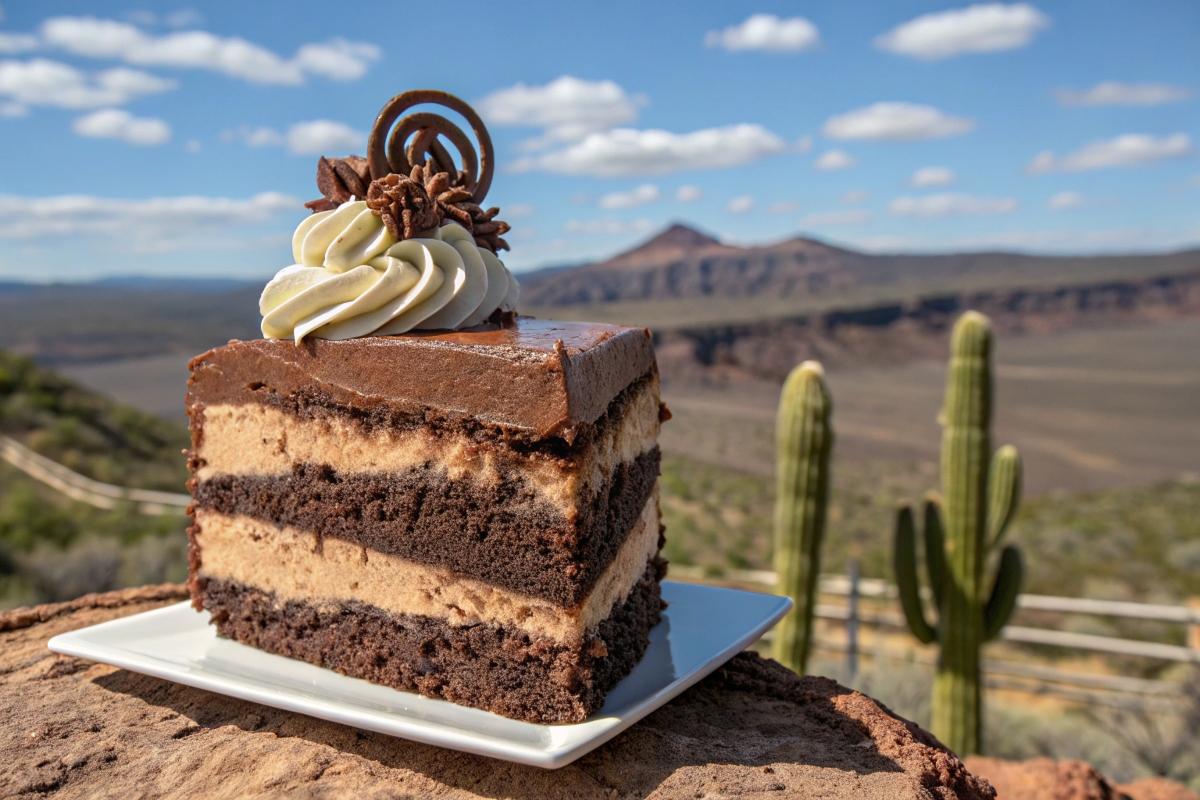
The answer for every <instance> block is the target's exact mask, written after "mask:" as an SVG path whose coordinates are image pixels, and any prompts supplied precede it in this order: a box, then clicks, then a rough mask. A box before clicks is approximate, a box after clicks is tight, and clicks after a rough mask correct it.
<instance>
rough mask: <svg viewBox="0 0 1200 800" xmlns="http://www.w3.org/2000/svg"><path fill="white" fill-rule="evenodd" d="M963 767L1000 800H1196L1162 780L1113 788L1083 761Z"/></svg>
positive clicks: (975, 762) (982, 762)
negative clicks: (988, 785)
mask: <svg viewBox="0 0 1200 800" xmlns="http://www.w3.org/2000/svg"><path fill="white" fill-rule="evenodd" d="M966 763H967V769H969V770H971V772H973V773H975V774H976V775H981V776H983V777H985V778H987V779H988V781H989V782H991V784H992V785H993V786H995V787H996V793H997V795H998V797H999V798H1000V800H1200V797H1198V796H1197V795H1196V794H1195V792H1192V791H1190V790H1189V789H1188V788H1187V787H1185V786H1181V785H1180V784H1178V783H1175V782H1174V781H1168V780H1164V779H1162V778H1147V779H1143V780H1140V781H1134V782H1133V783H1129V784H1124V785H1120V786H1118V785H1115V784H1113V783H1111V782H1110V781H1109V780H1108V779H1107V778H1105V777H1104V776H1103V775H1101V774H1100V773H1099V772H1097V771H1096V770H1095V769H1093V768H1092V766H1091V765H1090V764H1088V763H1087V762H1085V761H1052V760H1050V759H1049V758H1033V759H1030V760H1028V761H1002V760H1000V759H998V758H982V757H980V756H970V757H968V758H967V760H966Z"/></svg>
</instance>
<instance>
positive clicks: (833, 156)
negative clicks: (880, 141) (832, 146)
mask: <svg viewBox="0 0 1200 800" xmlns="http://www.w3.org/2000/svg"><path fill="white" fill-rule="evenodd" d="M857 163H858V160H857V159H855V158H854V156H852V155H850V154H849V153H847V152H846V151H845V150H826V151H825V152H824V153H821V155H820V156H819V157H818V158H817V160H816V161H814V162H813V168H814V169H819V170H824V171H826V172H829V171H832V170H836V169H849V168H850V167H853V166H854V165H855V164H857Z"/></svg>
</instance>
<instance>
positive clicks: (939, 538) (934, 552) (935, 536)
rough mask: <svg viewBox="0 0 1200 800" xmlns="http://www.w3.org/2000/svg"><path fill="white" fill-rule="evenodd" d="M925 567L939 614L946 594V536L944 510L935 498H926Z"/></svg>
mask: <svg viewBox="0 0 1200 800" xmlns="http://www.w3.org/2000/svg"><path fill="white" fill-rule="evenodd" d="M924 532H925V566H926V569H927V570H928V571H929V588H930V591H932V592H933V604H934V606H936V607H937V610H938V614H942V613H944V612H943V611H942V601H943V599H944V597H945V593H946V534H945V531H943V530H942V509H941V507H940V506H939V505H938V502H937V500H936V499H935V498H934V497H932V496H931V497H927V498H925V526H924Z"/></svg>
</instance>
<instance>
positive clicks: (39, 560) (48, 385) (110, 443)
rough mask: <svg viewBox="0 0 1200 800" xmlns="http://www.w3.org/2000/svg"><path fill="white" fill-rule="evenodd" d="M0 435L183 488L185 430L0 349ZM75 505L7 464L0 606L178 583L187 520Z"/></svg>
mask: <svg viewBox="0 0 1200 800" xmlns="http://www.w3.org/2000/svg"><path fill="white" fill-rule="evenodd" d="M0 433H2V434H4V435H6V436H11V437H13V438H16V439H20V440H22V441H23V442H24V443H25V444H26V445H28V446H29V447H31V448H33V449H35V450H37V451H38V452H40V453H42V454H43V455H46V456H48V457H50V458H53V459H54V460H55V461H58V462H59V463H61V464H64V465H66V466H68V467H70V468H71V469H73V470H75V471H77V472H81V473H83V474H85V475H88V476H89V477H91V478H94V479H96V480H100V481H104V482H106V483H114V484H119V485H123V486H135V487H140V488H147V489H161V490H165V491H174V492H179V491H182V490H183V486H184V481H185V480H186V478H187V469H186V466H185V463H184V459H183V456H182V455H181V454H180V450H182V449H183V448H184V447H186V446H187V443H188V436H187V430H186V429H185V428H184V427H183V426H181V425H176V424H173V423H170V422H166V421H164V420H161V419H159V418H157V417H153V416H150V415H147V414H143V413H141V412H139V411H135V410H133V409H130V408H126V407H123V406H120V405H117V404H115V403H113V402H111V401H109V400H107V399H106V398H104V397H101V396H99V395H96V394H94V393H92V392H89V391H87V390H85V389H82V388H80V387H79V386H76V385H75V384H73V383H71V382H70V381H67V380H65V379H63V378H62V377H60V376H58V375H56V374H55V373H53V372H51V371H49V370H45V369H43V368H41V367H38V366H37V365H36V364H34V363H33V362H32V361H30V360H28V359H25V358H21V357H18V356H13V355H10V354H7V353H4V352H3V351H0ZM186 524H187V523H186V521H185V519H184V518H182V517H180V516H178V515H167V516H160V517H156V516H147V515H144V514H141V513H139V512H138V511H137V510H136V509H135V508H133V507H132V506H131V505H128V504H124V505H119V506H118V507H116V508H114V509H111V510H102V509H98V508H93V507H92V506H89V505H85V504H83V503H78V502H72V501H70V500H68V499H67V498H65V497H63V496H62V495H61V494H59V493H58V492H56V491H54V490H52V489H49V488H47V487H45V486H43V485H42V484H40V483H38V482H36V481H34V480H32V479H31V478H28V477H27V476H25V475H24V474H23V473H21V472H20V471H18V470H17V469H15V468H13V467H11V466H9V465H8V464H6V463H2V462H0V608H4V607H12V606H16V605H22V604H24V603H33V602H50V601H58V600H68V599H71V598H73V597H78V596H79V595H81V594H86V593H87V592H92V591H105V590H108V589H114V588H118V587H121V586H135V585H141V584H144V583H160V582H162V581H164V580H181V579H182V578H183V577H184V576H185V575H186V564H187V561H186V558H187V556H186V547H187V540H186V537H185V536H184V535H183V531H184V528H185V526H186Z"/></svg>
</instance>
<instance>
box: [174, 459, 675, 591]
mask: <svg viewBox="0 0 1200 800" xmlns="http://www.w3.org/2000/svg"><path fill="white" fill-rule="evenodd" d="M659 461H660V452H659V449H658V447H657V446H656V447H654V449H652V450H650V451H647V452H645V453H643V454H642V455H640V456H639V457H638V458H636V459H634V460H633V461H631V462H626V463H624V464H622V465H621V466H619V467H618V468H617V469H616V471H615V472H614V474H613V477H612V479H611V480H610V481H609V482H608V483H606V484H605V485H603V486H600V487H598V488H597V490H596V492H595V494H594V496H593V497H592V498H591V499H590V501H589V502H588V503H587V505H585V506H584V507H583V508H582V509H581V513H580V514H579V517H578V519H575V520H571V519H567V518H565V517H564V516H563V515H562V514H561V513H560V512H559V511H558V510H557V509H556V508H554V507H553V506H550V505H549V504H547V503H545V502H544V501H539V500H537V499H536V498H535V496H534V495H533V494H532V493H531V492H529V491H528V490H527V489H525V488H524V487H523V485H522V484H521V483H520V482H519V481H511V482H506V483H500V484H480V483H476V482H474V481H463V480H458V481H452V480H449V479H448V478H447V476H446V474H445V473H444V472H442V471H441V470H436V469H431V468H422V467H419V468H415V469H412V470H408V471H405V472H401V473H387V474H371V473H351V474H341V473H338V472H336V471H334V470H332V469H330V468H328V467H322V466H319V465H304V466H301V467H299V468H298V469H296V470H295V471H294V472H293V473H292V474H291V475H288V476H271V477H259V476H236V475H219V476H217V477H215V478H212V479H210V480H206V481H200V482H198V483H196V484H195V485H194V487H193V492H194V496H195V498H196V501H197V502H198V503H200V504H201V505H202V506H204V507H205V508H209V509H212V510H214V511H217V512H220V513H223V514H231V515H245V516H249V517H255V518H258V519H264V520H269V521H271V522H273V523H276V524H279V525H287V526H291V527H295V528H299V529H301V530H309V531H315V532H318V533H319V534H320V535H321V536H330V537H334V538H338V539H342V540H345V541H349V542H353V543H355V544H361V545H362V546H364V547H367V548H369V549H372V550H376V551H379V552H382V553H389V554H393V555H398V556H402V557H404V558H407V559H410V560H412V561H415V562H418V563H421V564H431V565H435V566H442V567H446V568H449V569H451V570H453V571H455V572H456V573H458V574H460V575H464V576H466V577H470V578H476V579H479V580H482V581H485V582H487V583H490V584H493V585H495V586H500V587H503V588H505V589H511V590H513V591H517V592H521V593H523V594H526V595H529V596H531V597H539V598H544V599H547V600H550V601H552V602H555V603H558V604H561V605H564V606H573V605H575V604H577V603H579V602H580V601H581V600H582V599H583V598H584V597H586V596H587V593H588V591H589V590H590V589H591V588H592V585H593V584H594V583H595V581H596V579H597V578H598V577H599V576H600V575H601V573H603V572H604V570H605V568H607V567H608V565H609V564H610V563H612V560H613V558H614V557H615V556H616V554H617V551H618V550H619V549H620V548H621V545H622V544H623V543H624V541H625V538H626V536H627V535H628V533H629V531H630V530H631V529H632V528H633V525H634V523H635V522H636V521H637V518H638V516H639V515H640V514H641V512H642V509H643V508H644V507H645V505H646V501H647V500H648V499H649V498H650V495H651V493H652V492H653V491H654V484H655V480H656V479H657V477H658V471H659Z"/></svg>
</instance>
